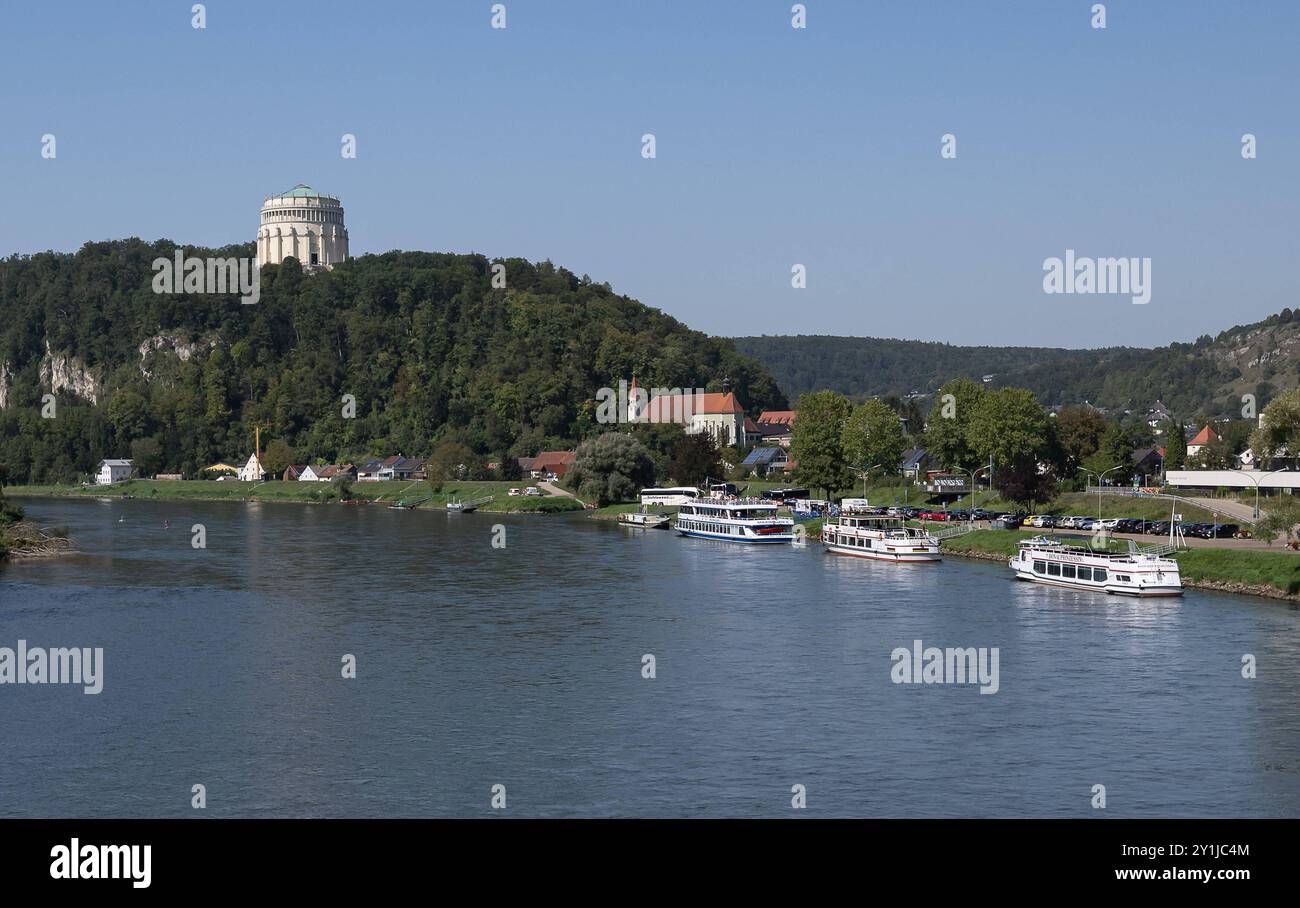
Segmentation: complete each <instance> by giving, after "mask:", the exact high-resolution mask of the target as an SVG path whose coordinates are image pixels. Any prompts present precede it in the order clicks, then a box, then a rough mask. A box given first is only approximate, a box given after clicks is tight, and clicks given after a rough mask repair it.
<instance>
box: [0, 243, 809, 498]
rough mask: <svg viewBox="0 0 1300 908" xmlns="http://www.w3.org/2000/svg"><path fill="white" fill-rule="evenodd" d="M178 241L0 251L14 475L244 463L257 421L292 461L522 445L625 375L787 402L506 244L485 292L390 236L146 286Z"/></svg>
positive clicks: (8, 449)
mask: <svg viewBox="0 0 1300 908" xmlns="http://www.w3.org/2000/svg"><path fill="white" fill-rule="evenodd" d="M175 249H176V247H175V246H174V244H172V243H171V242H169V241H159V242H156V243H146V242H143V241H141V240H138V239H130V240H121V241H113V242H104V243H91V244H87V245H86V246H85V247H83V248H82V249H81V250H80V251H79V252H77V253H76V254H65V253H42V254H39V255H33V256H14V257H11V258H9V259H5V260H3V261H0V316H2V318H0V464H6V465H7V466H8V469H9V479H10V481H11V482H47V481H54V480H70V479H74V478H76V477H77V476H78V475H81V474H84V473H85V472H87V471H89V470H91V469H92V468H93V467H94V466H95V464H96V463H97V462H98V461H99V459H100V458H104V457H134V458H135V459H136V460H137V467H138V468H139V469H140V470H141V472H142V473H153V472H184V473H186V474H187V475H194V474H195V473H196V472H197V471H198V470H200V469H201V468H202V467H204V466H207V465H209V464H211V463H213V462H216V461H221V460H226V461H234V460H236V459H240V460H242V459H243V458H246V457H247V456H248V454H249V452H250V451H251V449H252V443H253V427H254V426H256V425H261V426H262V427H263V429H262V441H263V445H265V444H266V443H267V442H268V440H270V439H275V438H281V439H284V440H286V441H287V442H288V443H289V444H290V445H291V446H292V447H293V449H294V454H295V455H296V456H297V457H298V458H299V459H300V460H302V461H304V462H320V461H343V460H359V459H360V458H362V457H363V456H365V455H367V454H387V453H397V452H402V453H405V454H407V455H408V456H409V455H420V454H427V453H429V451H430V450H431V447H432V445H433V444H434V442H435V441H440V440H443V439H449V440H454V441H457V442H460V443H463V444H465V445H466V446H468V447H469V448H470V449H471V450H472V451H474V452H476V453H479V454H482V455H484V456H485V457H487V458H489V459H490V458H494V457H495V458H506V457H510V456H516V455H518V456H525V455H530V454H533V453H536V451H537V450H538V449H539V448H542V447H561V446H569V445H571V444H573V443H575V442H577V441H579V440H581V439H582V438H583V437H585V436H587V435H589V434H591V433H592V432H593V431H594V429H595V428H596V426H595V425H594V415H593V414H594V403H593V399H594V397H595V394H596V391H597V389H599V388H601V387H604V386H611V387H615V386H616V385H617V382H618V380H619V379H624V378H628V377H629V376H631V375H632V374H633V372H635V373H636V376H637V378H638V381H639V382H640V383H641V384H642V385H645V386H661V387H697V386H698V387H705V388H707V389H709V390H718V389H720V388H721V386H722V382H723V380H724V379H729V380H730V383H731V387H732V389H733V390H735V391H736V393H737V395H738V397H739V398H740V400H741V401H742V402H744V404H745V405H746V406H747V407H748V408H749V409H750V410H751V411H752V412H757V411H758V410H759V409H762V408H765V407H783V406H785V405H786V399H785V397H784V396H783V395H782V393H781V390H780V389H779V388H778V387H777V385H776V384H775V382H774V381H773V380H772V379H771V378H770V377H769V375H768V374H767V372H766V370H765V369H764V368H763V367H762V366H759V365H757V364H756V363H755V362H753V361H752V360H750V359H748V358H746V357H743V356H740V355H738V354H737V353H736V352H735V350H734V348H733V345H732V342H731V341H729V340H725V339H718V338H710V337H708V336H706V335H704V334H701V333H699V332H696V331H691V330H689V329H688V328H686V327H685V326H684V325H682V324H681V323H679V322H677V321H676V320H675V319H672V318H670V317H669V316H666V315H664V314H663V313H662V312H660V311H658V310H656V309H651V308H649V307H647V306H644V305H642V304H640V303H638V302H636V301H635V300H632V299H629V298H628V297H625V296H620V295H618V294H615V293H614V292H613V291H612V290H611V289H610V288H609V286H608V285H607V284H600V283H595V282H593V281H592V280H591V279H590V278H587V277H585V276H584V277H581V278H580V277H577V276H575V275H574V274H572V273H570V272H568V271H566V270H565V269H563V268H559V267H556V266H554V265H552V264H550V263H549V262H546V263H541V264H531V263H529V262H526V261H523V260H521V259H508V260H505V265H506V276H507V288H508V289H492V287H491V280H490V279H491V270H490V269H491V263H490V262H489V260H488V259H486V258H485V257H483V256H480V255H450V254H438V253H425V252H390V253H387V254H385V255H379V256H364V257H361V258H359V259H354V260H352V261H349V262H347V263H345V264H344V265H342V266H340V267H338V268H336V269H335V270H334V271H330V272H319V273H304V272H303V271H302V269H301V268H300V267H299V265H298V264H297V263H296V262H295V261H293V260H288V261H286V262H285V263H284V264H282V265H279V266H267V267H266V268H264V269H263V271H262V284H261V298H260V301H259V302H257V303H256V304H254V305H241V304H240V302H239V298H238V297H237V296H235V295H230V296H215V295H194V296H184V295H181V296H170V295H160V294H158V293H155V292H154V291H153V289H152V287H151V284H152V279H153V276H154V272H153V271H152V269H151V263H152V262H153V261H154V259H155V258H157V257H165V258H171V257H172V256H173V254H174V251H175ZM185 252H186V254H187V255H197V256H206V255H222V256H252V255H253V253H254V250H253V246H252V244H247V245H241V246H234V247H228V248H226V249H222V250H202V249H194V248H192V247H187V248H186V249H185ZM49 393H53V394H54V395H55V398H56V401H55V407H54V408H53V410H52V412H51V410H50V408H49V407H48V406H45V410H46V415H47V416H51V415H52V418H44V417H43V415H42V409H43V401H42V397H43V395H45V394H49ZM344 395H353V396H354V397H355V401H356V404H355V418H350V419H349V418H344V416H343V408H344Z"/></svg>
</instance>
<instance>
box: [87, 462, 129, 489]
mask: <svg viewBox="0 0 1300 908" xmlns="http://www.w3.org/2000/svg"><path fill="white" fill-rule="evenodd" d="M134 472H135V468H134V467H133V466H131V461H129V460H101V461H100V462H99V469H98V471H97V472H96V473H95V484H96V485H101V486H111V485H112V484H113V483H115V482H122V481H123V480H125V479H130V478H131V474H132V473H134Z"/></svg>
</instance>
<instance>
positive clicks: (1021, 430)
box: [969, 388, 1048, 475]
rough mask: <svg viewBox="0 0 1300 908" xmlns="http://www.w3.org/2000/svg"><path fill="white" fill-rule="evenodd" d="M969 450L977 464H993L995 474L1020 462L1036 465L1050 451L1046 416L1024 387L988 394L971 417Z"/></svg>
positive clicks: (976, 405)
mask: <svg viewBox="0 0 1300 908" xmlns="http://www.w3.org/2000/svg"><path fill="white" fill-rule="evenodd" d="M969 436H970V448H971V449H972V450H973V451H974V453H975V455H976V461H975V462H976V463H985V462H988V461H989V460H992V461H993V467H994V474H995V475H996V474H997V472H998V469H999V468H1001V467H1007V466H1011V465H1012V464H1013V463H1015V462H1017V461H1019V460H1021V459H1025V458H1028V459H1032V460H1034V461H1035V462H1037V460H1038V459H1039V457H1041V456H1042V455H1043V454H1044V453H1045V452H1046V450H1047V443H1048V428H1047V414H1046V413H1045V412H1043V408H1042V406H1041V405H1040V404H1039V403H1038V400H1037V399H1036V398H1035V397H1034V395H1033V394H1032V393H1031V392H1029V391H1026V390H1024V389H1022V388H999V389H998V390H996V391H989V392H987V393H986V394H984V395H983V396H982V397H980V398H979V400H978V401H977V402H976V403H975V406H974V412H973V413H972V414H971V415H970V428H969Z"/></svg>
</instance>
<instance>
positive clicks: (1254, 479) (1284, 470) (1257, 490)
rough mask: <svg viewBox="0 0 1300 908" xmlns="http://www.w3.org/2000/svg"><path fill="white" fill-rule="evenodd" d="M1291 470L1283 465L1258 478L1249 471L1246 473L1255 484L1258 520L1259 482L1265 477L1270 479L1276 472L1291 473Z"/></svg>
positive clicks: (1257, 518)
mask: <svg viewBox="0 0 1300 908" xmlns="http://www.w3.org/2000/svg"><path fill="white" fill-rule="evenodd" d="M1289 472H1290V471H1289V470H1288V469H1286V468H1285V467H1283V468H1282V469H1280V470H1270V471H1269V472H1267V473H1265V474H1264V475H1263V476H1260V477H1259V478H1258V479H1256V478H1255V477H1254V476H1251V475H1250V474H1249V473H1247V474H1245V475H1246V478H1247V479H1249V480H1250V481H1251V482H1253V483H1254V484H1255V519H1256V520H1259V484H1260V483H1261V482H1263V481H1264V480H1265V479H1268V478H1269V477H1270V476H1272V475H1273V474H1274V473H1289Z"/></svg>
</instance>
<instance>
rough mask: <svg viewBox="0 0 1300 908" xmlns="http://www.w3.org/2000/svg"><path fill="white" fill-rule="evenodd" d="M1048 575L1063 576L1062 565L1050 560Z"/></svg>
mask: <svg viewBox="0 0 1300 908" xmlns="http://www.w3.org/2000/svg"><path fill="white" fill-rule="evenodd" d="M1047 575H1048V576H1049V577H1060V576H1061V566H1060V565H1059V564H1057V563H1056V562H1055V561H1050V562H1048V564H1047Z"/></svg>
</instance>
